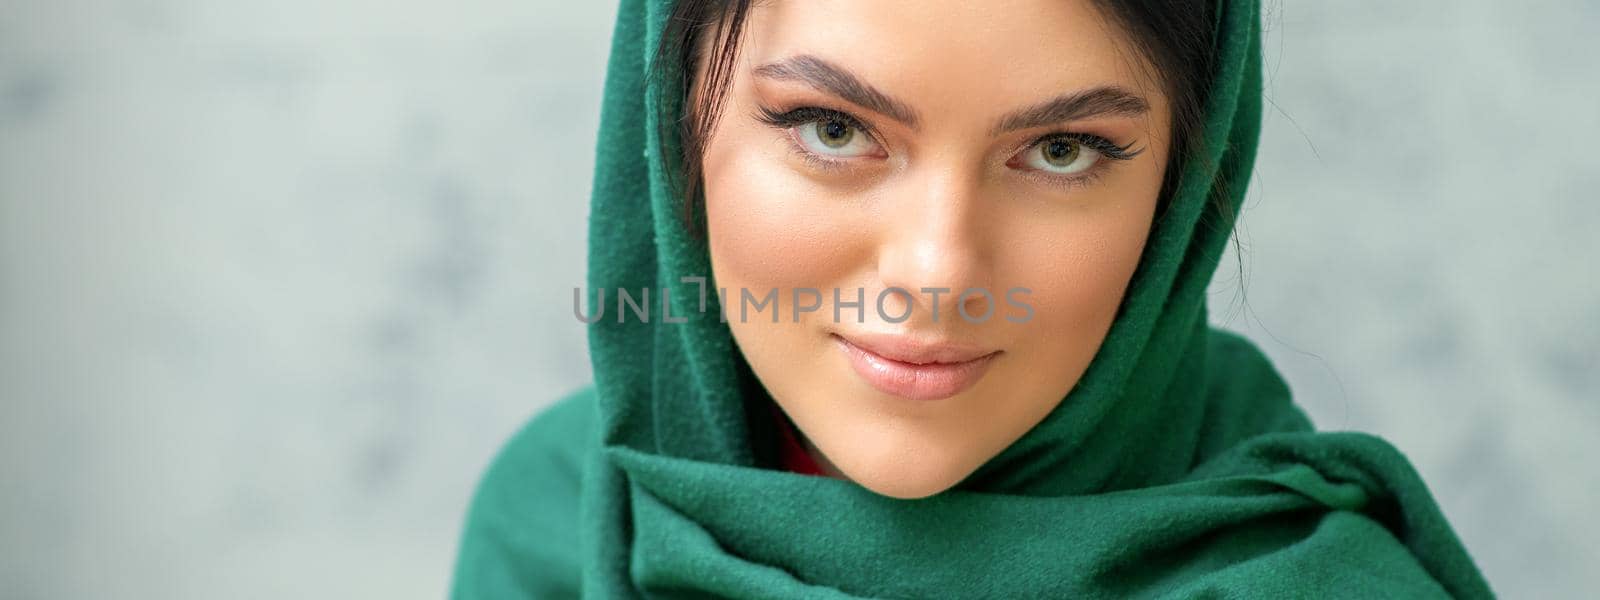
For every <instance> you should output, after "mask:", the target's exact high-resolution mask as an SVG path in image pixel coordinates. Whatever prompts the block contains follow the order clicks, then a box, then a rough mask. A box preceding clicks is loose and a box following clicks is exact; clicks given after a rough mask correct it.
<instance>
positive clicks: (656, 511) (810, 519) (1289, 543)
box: [452, 0, 1491, 599]
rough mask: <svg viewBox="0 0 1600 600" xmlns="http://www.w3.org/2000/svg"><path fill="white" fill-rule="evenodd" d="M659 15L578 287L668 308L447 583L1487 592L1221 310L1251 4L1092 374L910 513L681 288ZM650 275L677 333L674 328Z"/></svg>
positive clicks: (1391, 453)
mask: <svg viewBox="0 0 1600 600" xmlns="http://www.w3.org/2000/svg"><path fill="white" fill-rule="evenodd" d="M670 10H671V2H670V1H662V0H624V1H623V2H622V5H621V7H620V9H619V11H618V17H617V24H616V30H615V35H614V38H613V41H612V47H611V55H610V59H609V67H608V71H607V76H606V84H605V99H604V104H603V106H602V111H601V126H600V135H599V149H598V152H597V155H598V157H597V165H596V171H595V177H594V192H593V203H592V207H591V215H590V226H589V277H588V279H589V280H588V290H587V294H588V295H589V296H590V297H591V298H592V297H593V295H594V294H595V293H596V292H598V291H599V290H605V291H607V298H608V302H614V297H613V294H614V292H615V290H617V289H618V288H625V289H628V290H631V293H632V294H633V295H635V296H637V295H638V294H639V293H640V291H641V290H644V289H646V288H649V289H650V302H651V303H652V304H653V308H654V309H655V311H654V312H655V313H656V314H653V315H652V317H653V318H652V319H651V320H650V322H648V323H646V322H643V321H642V320H641V319H638V318H635V315H633V314H632V313H630V314H629V315H628V318H626V319H622V320H621V322H619V320H618V319H617V318H616V316H617V312H620V311H615V312H608V313H607V314H606V318H603V319H601V320H600V321H599V322H596V323H594V324H591V325H589V326H588V328H589V343H590V357H591V360H592V362H593V367H594V378H595V381H594V384H593V385H592V386H590V387H587V388H585V389H583V390H581V391H579V392H577V393H575V394H572V395H569V396H567V397H565V398H563V399H561V400H560V401H559V402H557V403H556V404H555V405H554V406H552V407H550V408H548V409H546V410H544V411H542V412H541V413H539V414H538V415H537V416H535V417H534V418H533V419H532V420H530V421H529V422H528V423H527V424H526V425H525V426H524V427H523V428H522V429H521V430H520V431H519V432H518V433H517V434H516V435H515V436H514V437H513V438H512V439H511V440H510V441H509V442H508V443H507V444H506V445H505V446H504V447H503V448H502V449H501V450H500V453H499V454H498V456H497V457H496V458H495V459H494V462H493V464H492V465H491V466H490V468H489V470H488V471H487V472H486V474H485V475H484V477H483V479H482V481H481V482H480V483H479V487H478V489H477V492H476V495H475V498H474V500H473V503H472V506H471V508H470V511H469V514H468V517H467V521H466V525H465V529H464V532H463V535H462V538H461V542H460V549H459V555H458V559H457V565H456V571H455V577H454V583H453V589H452V595H453V596H454V597H456V598H462V599H466V598H562V597H575V596H578V595H580V594H581V595H582V596H583V597H586V598H639V597H654V598H706V597H729V598H935V597H937V598H1023V597H1058V598H1066V597H1072V598H1122V597H1130V596H1156V597H1168V596H1175V597H1216V598H1221V597H1228V598H1232V597H1264V598H1298V597H1310V596H1314V597H1352V598H1380V597H1405V598H1411V597H1418V598H1421V597H1446V596H1447V595H1449V596H1455V597H1462V598H1485V597H1491V592H1490V590H1489V587H1488V584H1487V583H1486V582H1485V581H1484V579H1483V577H1482V575H1481V574H1480V573H1479V572H1478V570H1477V568H1476V567H1475V566H1474V564H1473V561H1472V559H1471V557H1470V556H1469V555H1468V553H1467V552H1466V550H1465V549H1464V548H1463V547H1462V545H1461V543H1460V541H1459V540H1458V539H1457V537H1456V535H1455V533H1454V532H1453V531H1452V530H1451V528H1450V525H1449V524H1448V523H1447V522H1446V521H1445V519H1444V517H1443V515H1442V514H1441V513H1440V511H1439V508H1438V506H1437V505H1436V504H1435V502H1434V500H1433V498H1432V496H1431V495H1430V494H1429V492H1428V490H1427V488H1426V486H1425V485H1424V484H1423V482H1422V480H1421V479H1420V478H1419V477H1418V475H1417V473H1416V471H1415V470H1414V469H1413V468H1412V466H1411V465H1410V464H1409V462H1408V461H1407V460H1406V458H1405V457H1404V456H1403V455H1402V454H1401V453H1400V452H1399V451H1397V450H1396V449H1395V448H1394V447H1393V446H1391V445H1389V444H1388V443H1386V442H1384V441H1382V440H1380V439H1378V438H1376V437H1373V436H1371V435H1366V434H1362V433H1353V432H1340V433H1319V432H1314V431H1313V430H1312V427H1311V424H1310V422H1309V420H1308V419H1307V418H1306V417H1305V415H1304V414H1303V413H1302V412H1301V411H1300V410H1299V409H1298V408H1297V407H1296V406H1295V405H1294V403H1293V402H1292V401H1291V399H1290V394H1289V390H1288V388H1287V386H1286V385H1285V383H1284V381H1283V379H1282V378H1281V377H1280V376H1279V375H1278V373H1277V372H1276V371H1275V370H1274V369H1273V367H1272V365H1271V364H1270V363H1269V362H1268V361H1267V359H1266V358H1265V357H1264V356H1263V355H1262V354H1261V352H1260V351H1259V350H1257V349H1256V347H1255V346H1254V345H1252V344H1251V343H1250V342H1248V341H1246V340H1245V339H1243V338H1241V337H1239V336H1237V335H1235V334H1231V333H1227V332H1224V331H1221V330H1218V329H1214V328H1212V327H1210V326H1209V325H1208V324H1207V318H1206V315H1207V313H1206V287H1207V284H1208V283H1209V281H1210V280H1211V277H1212V274H1213V272H1214V271H1215V270H1216V267H1217V263H1218V261H1219V258H1220V257H1221V255H1222V252H1223V248H1224V246H1225V245H1226V243H1227V241H1228V237H1229V232H1230V231H1231V230H1232V228H1233V221H1232V219H1231V218H1230V217H1229V216H1228V215H1229V214H1233V213H1234V212H1236V211H1237V209H1238V208H1239V206H1240V202H1241V200H1242V198H1243V196H1244V192H1245V185H1246V183H1247V181H1248V178H1249V174H1250V171H1251V166H1252V163H1253V161H1254V158H1255V152H1256V144H1257V139H1258V136H1259V132H1260V122H1261V102H1262V89H1261V47H1260V42H1261V38H1260V33H1261V32H1260V16H1259V7H1258V5H1257V2H1256V1H1255V0H1222V1H1221V2H1220V3H1219V6H1218V9H1217V13H1216V14H1217V19H1216V27H1217V28H1218V29H1217V44H1218V47H1217V58H1218V63H1217V65H1216V68H1215V73H1214V74H1213V76H1214V79H1213V84H1212V90H1211V96H1210V98H1209V103H1208V106H1207V111H1206V115H1205V119H1204V124H1203V130H1202V131H1201V132H1200V133H1199V135H1200V136H1201V137H1202V139H1203V156H1202V157H1200V158H1201V159H1199V160H1196V159H1190V160H1186V161H1184V163H1183V171H1182V173H1181V179H1180V180H1179V183H1178V185H1177V186H1176V188H1175V191H1174V195H1173V196H1172V197H1171V198H1170V199H1169V203H1170V206H1168V207H1166V208H1165V209H1164V213H1163V214H1162V215H1160V217H1159V218H1158V220H1157V221H1156V222H1155V224H1154V225H1153V227H1152V231H1151V236H1150V239H1149V241H1148V243H1147V244H1146V248H1145V251H1144V255H1143V256H1142V257H1141V260H1140V264H1139V267H1138V269H1137V270H1136V272H1135V274H1134V276H1133V279H1132V280H1131V282H1130V283H1129V287H1128V292H1127V294H1126V296H1125V298H1124V300H1123V303H1122V306H1121V307H1120V310H1119V312H1118V315H1117V318H1116V320H1115V322H1114V324H1113V325H1112V327H1111V329H1110V332H1109V333H1108V334H1107V336H1106V338H1105V340H1104V342H1103V344H1102V345H1101V347H1100V349H1099V352H1098V354H1096V356H1095V357H1094V359H1093V361H1092V363H1091V364H1090V366H1089V368H1088V370H1087V371H1086V372H1085V373H1084V375H1083V377H1082V379H1081V380H1080V381H1079V382H1078V384H1077V385H1076V386H1075V387H1074V388H1073V389H1072V390H1071V391H1070V392H1069V393H1068V394H1067V396H1066V398H1065V399H1064V400H1063V401H1062V402H1061V403H1060V405H1059V406H1058V407H1057V408H1056V409H1055V410H1054V411H1053V412H1051V413H1050V414H1049V415H1048V416H1047V417H1046V418H1045V419H1044V421H1042V422H1041V423H1039V424H1038V425H1037V426H1036V427H1034V428H1033V429H1031V430H1029V431H1028V432H1027V433H1026V434H1025V435H1024V436H1023V437H1022V438H1020V439H1019V440H1017V441H1016V442H1015V443H1014V444H1012V445H1011V446H1010V447H1008V448H1007V449H1006V450H1005V451H1004V452H1002V453H1001V454H1000V455H998V456H996V457H994V458H993V459H991V460H990V461H988V462H987V463H985V464H984V465H983V466H982V467H981V468H979V469H978V470H977V471H976V472H975V473H973V474H972V475H971V476H969V477H968V478H967V479H965V480H963V481H962V482H961V483H960V484H958V485H957V486H956V487H954V488H952V489H950V490H947V491H945V492H942V493H940V494H937V495H934V496H931V497H928V498H923V499H917V500H899V499H893V498H888V497H884V496H879V495H877V494H874V493H873V492H871V491H869V490H867V489H865V488H863V487H861V486H860V485H857V484H855V483H852V482H849V481H845V480H839V479H831V478H825V477H815V476H807V475H802V474H797V473H791V472H787V471H784V470H782V468H781V465H780V463H779V460H778V458H777V454H776V453H777V449H776V448H777V446H776V443H775V440H776V439H777V438H776V436H777V435H778V434H779V432H778V431H777V430H776V429H775V425H774V421H773V419H772V418H771V413H770V412H768V411H769V410H770V407H769V405H768V404H766V403H770V402H771V399H770V397H769V396H767V395H766V393H765V392H764V391H763V390H762V389H761V387H760V385H759V383H756V382H755V380H754V377H753V375H751V372H750V369H749V366H748V364H746V363H745V361H744V359H743V357H742V356H741V355H740V353H739V351H738V349H737V348H736V347H735V346H734V344H733V340H732V337H731V335H730V333H729V330H728V327H727V325H726V324H724V323H721V322H720V321H719V319H718V318H717V314H718V313H717V311H718V310H719V309H718V307H717V303H716V297H715V294H711V295H710V297H709V298H708V303H707V309H706V312H704V313H702V312H701V310H700V301H701V296H700V292H699V286H698V284H694V283H684V282H682V281H680V279H679V278H680V277H684V276H704V277H708V278H709V275H710V273H711V269H710V264H709V257H708V254H707V245H706V243H705V239H704V237H703V236H701V235H696V234H694V233H692V232H691V231H690V230H689V228H687V227H685V226H684V224H683V221H682V218H681V215H682V208H681V207H682V202H681V199H680V197H679V196H678V195H676V193H675V192H674V191H673V190H674V189H675V188H674V187H673V186H672V185H671V184H670V183H669V180H668V177H667V173H666V172H665V171H664V169H665V168H666V167H663V166H662V161H661V160H659V159H660V158H661V156H662V154H661V153H663V152H676V148H677V147H678V146H677V140H676V139H672V138H671V137H670V136H671V135H675V134H673V133H670V132H674V131H675V128H673V127H665V128H662V127H659V125H660V123H658V119H659V116H658V114H657V111H656V110H653V108H654V107H656V106H657V104H656V103H657V102H662V101H666V102H669V103H671V102H674V100H673V95H674V93H673V92H672V91H670V90H671V86H666V85H661V83H660V80H657V79H653V78H652V77H650V72H649V71H648V70H647V68H648V66H649V64H650V61H651V60H652V54H653V51H654V49H655V48H656V45H657V43H658V40H659V37H660V35H661V32H662V29H663V27H662V25H663V23H664V20H665V18H666V16H667V15H668V13H669V12H670ZM679 76H681V74H679ZM668 106H672V105H671V104H669V105H668ZM677 110H681V104H680V105H678V107H677ZM661 131H667V132H669V133H668V135H669V137H668V138H667V139H662V137H661V135H660V133H659V132H661ZM1219 182H1222V183H1230V184H1231V185H1222V186H1219V185H1216V184H1217V183H1219ZM1214 195H1220V197H1221V199H1223V200H1225V202H1226V204H1227V205H1228V206H1230V207H1232V209H1233V211H1221V210H1219V209H1218V207H1217V206H1215V204H1214V203H1213V202H1212V200H1213V199H1214ZM708 284H710V285H714V282H708ZM663 288H668V289H670V290H671V292H670V303H671V314H672V315H675V316H681V317H685V318H686V319H687V322H686V323H663V322H661V318H660V317H661V315H660V314H659V309H660V298H659V293H660V290H661V289H663ZM613 308H614V307H613ZM586 310H590V311H592V310H594V309H593V308H589V309H586ZM590 314H592V312H591V313H590ZM1399 401H1404V400H1403V399H1402V400H1399Z"/></svg>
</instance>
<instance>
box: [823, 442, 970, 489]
mask: <svg viewBox="0 0 1600 600" xmlns="http://www.w3.org/2000/svg"><path fill="white" fill-rule="evenodd" d="M878 450H879V452H877V453H875V454H865V453H862V454H857V455H853V456H843V457H840V459H839V460H834V461H832V462H833V464H834V466H835V468H837V469H838V470H839V472H840V473H842V474H843V475H844V476H845V477H847V478H849V479H850V481H853V482H855V483H856V484H857V485H860V486H861V487H864V488H866V489H867V490H869V491H871V492H873V493H875V494H878V495H880V496H888V497H890V498H898V499H901V500H916V499H919V498H926V497H928V496H933V495H935V494H938V493H940V492H943V491H945V490H948V489H950V488H952V487H954V486H955V485H956V484H957V483H960V482H961V480H962V479H964V478H966V476H967V475H969V474H971V473H972V471H973V470H974V469H975V468H976V467H972V466H968V465H967V464H966V462H967V461H962V460H959V457H955V456H942V455H941V454H942V453H939V452H923V451H921V449H917V448H914V447H911V446H906V447H902V448H899V449H887V448H880V449H878ZM858 451H859V449H858Z"/></svg>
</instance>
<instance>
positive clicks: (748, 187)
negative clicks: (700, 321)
mask: <svg viewBox="0 0 1600 600" xmlns="http://www.w3.org/2000/svg"><path fill="white" fill-rule="evenodd" d="M762 133H763V132H760V131H729V132H726V133H725V134H724V135H725V136H726V137H722V138H721V139H718V140H714V141H713V143H712V145H711V147H709V148H707V153H706V156H705V162H704V177H705V184H704V185H705V194H706V224H707V237H708V242H709V246H710V252H711V263H712V270H713V274H714V276H715V277H716V279H717V283H718V285H720V286H722V287H726V288H728V294H729V298H730V300H731V299H733V298H735V297H736V294H737V291H736V289H735V288H739V287H743V288H749V289H750V291H751V293H753V294H756V295H757V296H760V295H762V294H765V293H766V292H767V291H768V290H769V289H778V290H779V291H780V292H781V293H782V294H783V295H784V296H780V297H787V296H788V294H789V293H790V292H789V290H790V289H791V288H796V287H803V288H816V289H822V290H824V291H825V290H826V289H827V288H829V287H831V286H834V285H835V284H838V283H842V282H843V281H844V280H845V279H847V278H849V277H850V276H851V275H852V274H854V273H855V272H857V270H858V268H859V267H861V266H862V261H863V260H865V259H864V255H863V254H862V252H861V248H860V247H859V245H858V243H857V241H859V240H861V239H863V238H864V237H865V235H864V234H865V233H866V231H865V228H864V227H863V226H862V220H861V219H859V218H855V215H852V214H851V212H852V211H851V210H850V207H851V206H852V205H857V204H859V202H852V201H851V200H850V199H843V198H832V197H829V196H827V195H825V194H822V193H819V192H818V191H817V190H816V189H815V186H814V185H810V184H808V182H807V181H806V180H804V179H803V178H800V177H798V176H797V175H796V174H795V173H794V171H793V169H791V168H789V167H788V166H787V165H786V164H785V163H784V158H785V156H784V153H786V152H787V149H786V148H782V147H780V146H779V145H778V143H776V142H774V141H772V140H773V139H775V138H773V137H771V136H775V135H776V134H775V133H771V132H767V133H769V136H768V137H763V136H762V135H761V134H762ZM730 148H740V149H742V151H729V150H726V149H730Z"/></svg>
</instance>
